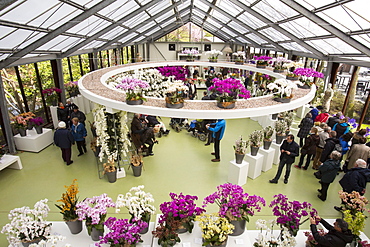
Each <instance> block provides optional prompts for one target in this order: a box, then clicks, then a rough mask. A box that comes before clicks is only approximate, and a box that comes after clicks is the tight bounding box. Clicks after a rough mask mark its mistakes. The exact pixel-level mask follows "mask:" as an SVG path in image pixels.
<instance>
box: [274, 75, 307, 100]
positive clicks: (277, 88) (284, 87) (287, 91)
mask: <svg viewBox="0 0 370 247" xmlns="http://www.w3.org/2000/svg"><path fill="white" fill-rule="evenodd" d="M299 83H301V82H299V81H297V82H292V81H290V80H287V79H283V78H280V79H277V80H275V81H274V82H271V83H269V84H268V85H267V88H268V89H269V90H270V91H272V92H275V93H276V95H277V96H278V97H279V98H291V97H292V96H293V89H297V88H298V86H297V84H299Z"/></svg>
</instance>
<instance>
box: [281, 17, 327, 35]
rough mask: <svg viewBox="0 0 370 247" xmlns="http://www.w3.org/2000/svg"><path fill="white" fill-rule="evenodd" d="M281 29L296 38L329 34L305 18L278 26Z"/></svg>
mask: <svg viewBox="0 0 370 247" xmlns="http://www.w3.org/2000/svg"><path fill="white" fill-rule="evenodd" d="M280 26H281V27H282V28H284V29H285V30H287V31H289V32H290V33H292V34H293V35H294V36H296V37H298V38H306V37H315V36H321V35H329V34H330V33H329V32H328V31H326V30H325V29H323V28H321V27H320V26H318V25H317V24H316V23H314V22H312V21H310V20H308V19H307V18H299V19H296V20H293V21H289V22H285V23H282V24H280Z"/></svg>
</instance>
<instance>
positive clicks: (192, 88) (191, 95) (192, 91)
mask: <svg viewBox="0 0 370 247" xmlns="http://www.w3.org/2000/svg"><path fill="white" fill-rule="evenodd" d="M187 86H188V87H189V99H191V100H193V99H194V98H195V96H196V95H197V86H196V85H195V83H194V81H193V80H192V79H189V81H188V83H187Z"/></svg>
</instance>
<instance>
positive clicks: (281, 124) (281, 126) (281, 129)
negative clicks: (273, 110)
mask: <svg viewBox="0 0 370 247" xmlns="http://www.w3.org/2000/svg"><path fill="white" fill-rule="evenodd" d="M286 129H287V125H286V123H285V121H284V120H278V121H276V122H275V133H276V143H277V144H281V142H282V141H283V139H284V136H285V130H286Z"/></svg>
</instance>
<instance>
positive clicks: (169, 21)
mask: <svg viewBox="0 0 370 247" xmlns="http://www.w3.org/2000/svg"><path fill="white" fill-rule="evenodd" d="M174 22H176V19H175V18H173V19H170V20H168V21H166V22H164V23H162V24H161V27H165V26H168V25H169V24H170V23H174Z"/></svg>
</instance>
